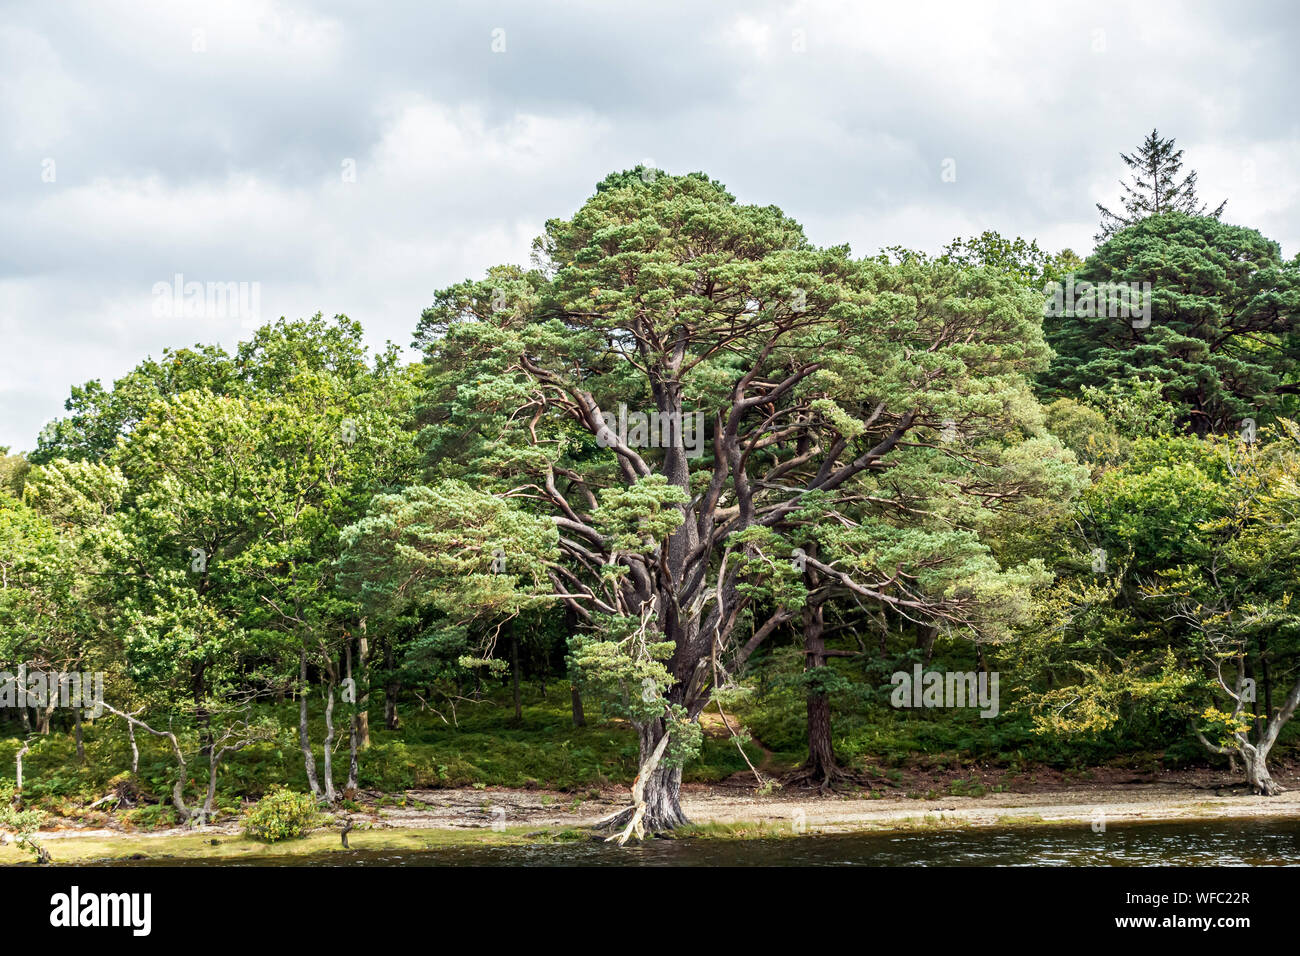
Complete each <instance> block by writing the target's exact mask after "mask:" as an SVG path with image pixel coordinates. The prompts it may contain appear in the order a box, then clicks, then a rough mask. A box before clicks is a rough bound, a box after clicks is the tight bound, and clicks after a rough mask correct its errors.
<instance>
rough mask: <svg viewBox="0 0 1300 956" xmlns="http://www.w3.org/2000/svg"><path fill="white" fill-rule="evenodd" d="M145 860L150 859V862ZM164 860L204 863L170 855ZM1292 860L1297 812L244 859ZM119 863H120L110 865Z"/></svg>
mask: <svg viewBox="0 0 1300 956" xmlns="http://www.w3.org/2000/svg"><path fill="white" fill-rule="evenodd" d="M145 862H146V863H149V862H152V864H153V865H157V863H158V861H145ZM166 862H167V865H181V866H185V865H211V863H204V862H203V861H197V860H193V861H186V860H179V859H178V860H168V861H166ZM1297 864H1300V819H1297V818H1268V819H1255V820H1219V821H1195V822H1186V823H1142V824H1111V825H1109V826H1108V827H1107V828H1106V830H1105V832H1104V833H1095V832H1093V831H1092V829H1091V828H1089V827H1088V826H1086V825H1081V826H1051V827H1030V828H988V829H973V830H930V831H925V832H916V833H853V834H828V835H821V836H806V837H800V838H788V839H760V840H718V839H713V840H710V839H680V840H653V841H649V842H647V843H645V844H643V845H641V846H629V847H623V848H619V847H615V846H611V845H608V844H605V843H594V842H580V843H563V844H538V845H535V846H455V847H442V848H437V849H429V850H418V851H412V850H373V851H369V850H352V851H347V852H334V853H325V854H315V855H309V856H293V857H280V858H277V857H264V858H261V859H256V860H246V861H240V864H239V865H244V866H629V865H631V866H789V865H794V866H1160V865H1163V866H1208V865H1218V866H1234V865H1235V866H1249V865H1297ZM117 865H122V864H117Z"/></svg>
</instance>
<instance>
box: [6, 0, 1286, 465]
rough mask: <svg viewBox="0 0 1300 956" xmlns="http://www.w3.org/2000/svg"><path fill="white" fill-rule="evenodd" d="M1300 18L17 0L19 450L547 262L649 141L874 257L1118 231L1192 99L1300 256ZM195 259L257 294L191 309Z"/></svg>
mask: <svg viewBox="0 0 1300 956" xmlns="http://www.w3.org/2000/svg"><path fill="white" fill-rule="evenodd" d="M1298 25H1300V8H1297V7H1295V6H1294V5H1293V4H1290V3H1285V2H1279V3H1276V4H1255V3H1247V2H1233V3H1220V4H1215V5H1209V4H1206V5H1199V4H1186V3H1161V2H1142V3H1115V4H1111V3H1103V2H1095V0H1093V2H1087V3H1079V4H1062V3H1026V4H1023V5H1021V4H1010V3H1005V4H1004V3H984V2H972V0H964V2H952V3H934V4H931V3H925V2H920V0H893V2H890V3H863V2H843V3H838V2H802V3H781V2H772V3H762V2H749V3H729V2H704V0H693V2H683V3H674V2H668V0H653V2H646V3H636V4H632V3H616V2H612V0H611V2H588V3H582V2H569V3H543V2H540V0H531V2H523V3H517V4H516V3H469V2H466V3H457V4H453V3H438V2H428V0H423V2H409V3H361V2H355V3H342V2H324V0H321V2H284V3H278V2H273V0H222V2H220V3H217V2H208V3H187V2H179V0H165V2H142V0H130V2H122V3H115V2H103V0H100V2H95V3H84V4H82V3H51V2H49V0H34V2H30V3H25V2H15V0H4V2H3V6H0V133H2V134H3V135H2V136H0V445H11V446H13V447H14V448H15V449H23V450H27V449H30V448H32V447H33V446H34V444H35V440H36V435H37V433H38V432H39V431H40V429H41V427H42V425H44V424H45V423H46V422H47V421H49V420H50V419H52V418H55V417H57V416H59V415H60V414H61V413H62V407H63V401H64V399H65V398H66V397H67V394H68V389H69V386H71V385H72V384H74V383H81V382H84V381H86V380H88V379H92V378H98V379H101V380H102V381H103V382H104V383H105V384H106V385H107V384H109V383H111V382H112V380H113V379H115V378H116V377H118V376H120V375H122V374H124V373H125V372H127V371H128V370H129V369H130V368H131V367H132V366H134V365H135V364H136V363H137V362H138V361H140V360H141V359H142V358H144V357H145V356H146V355H150V354H152V355H155V356H157V355H159V354H160V353H161V352H162V350H163V349H164V348H165V347H167V346H185V345H193V344H195V343H197V342H219V343H221V344H223V345H225V346H226V347H228V348H230V347H232V346H233V345H234V343H235V342H237V341H238V340H239V338H241V337H243V336H245V335H246V334H247V333H246V330H245V326H246V325H248V324H249V322H250V320H251V319H252V318H260V319H261V320H263V321H266V320H271V319H274V318H276V317H278V316H280V315H285V316H289V317H301V316H305V315H311V314H313V313H315V312H317V311H320V312H323V313H325V314H326V315H333V314H335V313H345V314H347V315H349V316H351V317H353V318H355V319H359V320H360V321H361V322H362V323H363V324H364V325H365V327H366V329H367V331H368V333H369V336H370V339H371V342H372V344H375V345H379V344H382V343H383V342H384V341H385V340H388V339H391V340H392V341H394V342H396V343H398V344H400V345H403V346H406V345H408V344H409V342H410V337H411V332H412V330H413V329H414V327H415V323H416V320H417V319H418V318H419V314H420V311H421V310H422V309H423V308H424V307H425V306H426V305H428V304H429V303H430V302H431V301H432V297H433V293H434V291H435V290H436V289H438V288H440V287H442V286H445V285H448V284H450V283H452V282H456V281H459V280H461V279H463V278H466V277H471V276H478V275H480V274H481V273H482V272H483V270H484V269H485V268H486V267H488V266H490V265H493V264H495V263H500V262H518V263H525V264H526V263H527V261H528V251H529V243H530V241H531V240H532V238H533V237H534V236H535V235H537V234H538V233H539V232H540V230H541V226H542V223H543V222H544V221H545V220H546V219H547V218H550V217H557V216H567V215H569V214H570V213H572V212H573V211H574V210H575V209H577V207H578V206H579V205H580V204H581V203H582V202H583V200H584V199H585V198H586V197H587V196H589V195H590V194H591V193H592V191H593V188H594V186H595V184H596V183H597V182H598V181H599V180H600V179H601V178H602V177H603V176H604V175H605V174H607V173H608V172H610V171H612V170H619V169H626V168H630V167H632V166H635V165H636V164H637V163H642V162H650V163H652V164H653V165H655V166H658V167H660V168H663V169H666V170H668V171H670V172H673V173H683V172H690V171H693V170H703V171H704V172H706V173H708V174H709V175H710V176H712V177H714V178H716V179H719V180H721V181H722V182H723V183H725V184H726V185H727V186H728V187H729V188H730V189H731V191H732V192H733V193H735V194H736V195H737V196H738V197H739V198H740V199H741V200H742V201H745V202H755V203H762V204H775V205H778V206H780V207H782V208H783V209H784V210H785V211H786V212H787V213H789V214H791V215H792V216H794V217H795V218H796V219H798V220H799V221H800V222H802V223H803V224H804V226H805V228H806V230H807V232H808V234H809V237H810V238H811V239H812V241H814V242H816V243H818V244H823V245H831V244H837V243H842V242H849V243H851V245H852V247H853V249H854V251H855V253H857V254H859V255H865V254H871V253H874V252H876V251H878V250H879V249H880V248H881V247H882V246H887V245H893V244H901V245H907V246H912V247H916V248H922V249H927V250H932V251H933V250H937V249H938V248H939V247H941V246H942V245H943V244H944V243H946V242H948V241H949V240H951V239H953V238H954V237H957V236H969V235H973V234H977V233H979V232H981V231H983V230H984V229H996V230H998V231H999V232H1002V233H1003V234H1004V235H1022V236H1024V237H1026V238H1035V239H1037V240H1038V241H1039V243H1040V245H1043V246H1045V247H1047V248H1049V249H1053V250H1055V249H1059V248H1061V247H1064V246H1069V247H1071V248H1073V249H1075V251H1077V252H1080V253H1086V252H1087V251H1088V250H1089V249H1091V247H1092V235H1093V233H1094V232H1095V230H1096V219H1097V217H1096V214H1095V210H1094V208H1093V204H1094V203H1095V202H1097V201H1102V202H1107V203H1111V202H1113V201H1114V200H1115V199H1116V197H1117V195H1118V191H1119V187H1118V185H1117V180H1118V179H1119V178H1120V176H1121V174H1122V173H1123V169H1122V166H1121V164H1120V162H1119V159H1118V156H1117V154H1118V152H1119V151H1120V150H1124V151H1130V150H1132V149H1133V148H1134V147H1135V146H1136V145H1137V144H1138V143H1139V142H1140V141H1141V139H1142V137H1143V135H1144V134H1145V133H1146V132H1148V131H1149V130H1150V129H1151V128H1152V127H1153V126H1158V127H1159V128H1160V130H1161V132H1162V134H1165V135H1172V136H1175V137H1176V138H1177V140H1178V144H1179V146H1181V147H1182V148H1184V149H1185V150H1186V155H1185V160H1186V161H1187V164H1188V166H1189V167H1194V168H1196V169H1198V170H1199V171H1200V192H1201V198H1202V199H1204V200H1208V201H1211V202H1213V203H1215V204H1217V202H1218V201H1219V200H1220V199H1223V198H1225V197H1226V198H1227V199H1228V200H1229V202H1228V207H1227V210H1226V212H1225V219H1227V220H1229V221H1231V222H1235V223H1241V224H1244V225H1249V226H1253V227H1255V228H1258V229H1260V230H1261V231H1262V232H1263V233H1264V234H1265V235H1266V236H1269V237H1271V238H1273V239H1276V240H1277V241H1279V242H1280V243H1281V244H1282V248H1283V251H1284V253H1285V254H1286V255H1287V256H1293V255H1295V254H1296V253H1297V252H1300V173H1298V172H1297V171H1298V170H1300V162H1298V161H1300V110H1298V109H1297V107H1296V105H1295V94H1296V90H1297V89H1300V67H1298V66H1297V61H1298V60H1300V56H1297V50H1300V29H1298V28H1297V27H1298ZM945 169H947V170H949V171H954V172H955V178H954V177H953V176H948V177H946V179H948V180H953V181H945V176H944V171H945ZM177 274H180V275H181V276H183V277H184V282H187V283H188V282H200V283H228V282H240V283H248V285H247V286H246V287H245V289H246V291H247V293H248V299H247V300H246V302H247V307H246V308H245V309H244V310H243V311H242V312H241V311H240V310H239V309H238V308H235V307H233V304H232V307H231V308H229V309H226V310H221V309H219V308H218V309H215V310H205V313H206V314H204V315H200V316H197V317H196V316H190V317H187V316H186V315H185V314H184V311H183V309H182V308H179V307H178V308H175V309H173V310H172V312H171V314H166V313H167V304H166V298H167V297H166V296H163V295H162V294H161V292H160V290H159V284H160V283H162V284H167V285H170V284H172V283H173V282H174V281H175V279H174V277H175V276H176V275H177ZM254 284H256V285H254ZM254 290H256V293H257V299H256V301H255V304H256V306H257V308H258V315H257V316H255V317H254V316H251V315H250V314H249V313H250V312H251V310H252V306H253V305H254V300H253V297H252V296H253V292H254ZM181 304H183V303H178V304H177V305H178V306H179V305H181ZM213 312H215V313H216V314H212V313H213Z"/></svg>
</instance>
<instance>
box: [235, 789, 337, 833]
mask: <svg viewBox="0 0 1300 956" xmlns="http://www.w3.org/2000/svg"><path fill="white" fill-rule="evenodd" d="M319 823H320V811H319V809H318V807H317V804H316V800H315V798H314V797H312V795H311V794H309V793H294V792H293V791H292V790H278V789H277V790H272V791H271V792H270V793H268V794H267V795H266V796H264V797H263V798H262V799H261V800H259V801H257V803H256V804H255V805H254V806H253V808H252V809H251V810H249V811H248V813H247V814H246V815H245V816H244V833H246V834H247V835H248V836H250V837H252V838H253V839H254V840H262V841H263V842H266V843H279V842H280V841H281V840H292V839H294V838H296V837H301V836H306V835H307V833H308V832H309V831H311V830H312V829H313V828H315V827H316V826H318V825H319Z"/></svg>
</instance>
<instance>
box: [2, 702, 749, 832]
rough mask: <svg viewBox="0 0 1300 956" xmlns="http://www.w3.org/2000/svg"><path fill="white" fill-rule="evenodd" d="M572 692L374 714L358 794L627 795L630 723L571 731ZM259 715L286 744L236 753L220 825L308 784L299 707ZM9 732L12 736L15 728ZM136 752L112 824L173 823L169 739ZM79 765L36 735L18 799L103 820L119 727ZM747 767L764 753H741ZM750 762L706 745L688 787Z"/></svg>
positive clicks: (70, 749)
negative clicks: (394, 720)
mask: <svg viewBox="0 0 1300 956" xmlns="http://www.w3.org/2000/svg"><path fill="white" fill-rule="evenodd" d="M570 707H571V704H570V696H569V687H568V685H567V684H564V683H561V684H558V685H556V684H549V685H548V686H547V696H546V697H545V698H543V697H542V696H541V693H540V690H539V688H537V687H535V686H526V687H525V693H524V706H523V712H522V720H520V721H519V722H518V723H516V722H515V720H514V709H513V705H512V703H511V701H510V696H509V692H508V690H506V689H499V690H496V691H495V692H494V693H493V694H492V695H491V696H485V697H484V699H483V700H481V701H479V702H473V703H466V702H462V703H461V704H460V705H459V706H458V708H457V711H456V714H455V722H454V723H452V714H451V713H450V711H446V712H445V713H446V719H445V720H444V719H443V717H440V716H439V715H438V714H435V713H433V712H431V711H428V710H425V711H422V712H421V711H411V710H405V711H404V712H403V713H402V724H401V727H400V729H399V730H396V731H390V730H388V729H387V728H386V727H385V726H384V723H383V713H382V708H380V707H376V708H375V709H374V710H373V711H372V713H371V716H370V728H371V746H370V747H369V748H368V749H366V750H365V751H363V752H362V755H361V760H360V770H359V774H358V784H359V785H360V787H361V789H363V790H374V791H380V792H382V793H397V792H400V791H404V790H410V789H424V788H429V789H433V788H441V787H474V786H477V787H523V788H544V789H553V790H563V791H570V792H579V791H584V792H585V791H589V790H592V789H595V788H599V787H603V786H608V785H630V783H631V782H632V779H633V778H634V777H635V776H636V771H637V744H636V736H635V734H634V733H633V731H632V729H631V728H630V727H629V726H628V725H627V724H626V723H625V722H621V721H617V720H610V719H606V718H605V717H603V716H602V715H601V714H600V713H599V711H598V709H597V708H596V707H595V706H594V705H592V704H588V707H587V726H585V727H574V726H573V719H572V712H571V709H570ZM259 710H260V712H262V713H266V714H271V715H273V716H275V717H276V718H277V719H278V721H279V724H280V726H281V727H282V728H283V734H282V735H281V737H280V738H279V739H277V740H274V741H270V742H265V743H259V744H256V745H254V746H251V747H249V748H247V749H246V750H243V751H240V752H239V753H237V754H234V755H233V756H232V757H230V758H228V760H227V761H226V762H225V763H224V764H223V767H222V770H221V774H220V777H219V781H218V799H217V809H218V814H217V818H216V819H217V821H218V822H220V821H221V820H223V819H225V820H228V819H230V818H231V817H233V816H237V815H238V814H239V813H241V812H242V810H243V809H244V807H245V804H246V803H247V802H251V801H256V800H258V799H260V798H262V797H263V796H264V795H265V794H267V793H268V792H271V791H272V790H274V789H275V788H277V787H285V788H288V789H290V790H295V791H299V792H301V791H306V790H307V789H308V787H307V778H306V773H305V771H304V769H303V761H302V753H301V751H300V750H299V749H298V745H297V738H296V727H297V708H296V705H295V704H293V703H292V702H290V703H287V704H285V705H282V706H279V707H276V706H273V705H265V706H263V707H261V708H259ZM310 727H311V735H312V739H313V741H314V742H315V743H316V745H317V746H316V749H315V756H316V762H317V766H318V768H320V767H321V765H322V763H323V754H322V751H321V748H320V741H321V740H322V739H323V737H324V730H325V728H324V719H323V717H322V716H321V715H319V714H314V715H313V719H312V721H311V724H310ZM10 732H12V729H11V730H10ZM336 733H337V734H338V739H339V741H340V743H339V746H338V749H336V750H335V754H334V776H335V786H336V787H341V786H342V784H343V778H344V777H345V776H346V768H347V728H346V725H345V724H344V722H343V719H342V718H340V717H339V715H338V713H337V712H336ZM136 740H137V743H138V744H139V747H140V772H139V787H140V790H141V791H142V799H141V800H139V801H137V804H136V806H134V807H131V808H127V807H126V806H125V805H123V807H122V808H121V810H120V812H119V813H118V819H119V820H120V821H122V822H124V823H127V824H128V825H130V826H133V827H137V828H139V829H153V828H157V827H167V826H172V825H175V823H176V814H175V812H174V810H173V809H172V807H171V805H170V802H169V794H170V791H171V784H172V775H173V772H174V767H175V764H174V762H173V760H172V756H171V753H170V750H169V749H168V745H167V743H166V742H165V741H162V740H159V739H156V738H152V737H149V736H148V735H146V734H137V737H136ZM182 742H183V746H184V747H185V750H186V753H187V754H196V753H197V750H198V741H197V738H195V737H194V735H193V733H192V732H191V733H189V734H187V735H185V736H184V737H183V738H182ZM19 746H20V740H19V738H17V737H8V738H0V780H6V779H8V780H12V779H13V773H14V755H15V753H16V752H17V750H18V748H19ZM85 752H86V760H85V762H84V764H83V763H79V762H78V760H77V756H76V748H75V744H74V742H73V739H72V736H71V735H70V734H67V733H53V734H51V735H49V736H45V737H36V738H34V739H33V741H32V744H31V750H30V752H29V753H28V754H27V755H26V757H25V758H24V761H23V771H24V773H23V776H24V781H23V783H24V787H23V790H24V794H23V795H24V798H25V801H26V803H27V804H28V805H31V806H40V807H41V808H43V809H46V810H49V811H51V812H53V813H55V814H58V815H60V816H62V817H64V818H68V819H98V818H99V817H98V814H99V813H100V812H101V811H102V810H103V809H105V808H106V807H107V806H111V805H112V801H110V802H109V804H107V805H101V808H100V810H91V809H90V804H92V803H94V802H95V801H97V800H100V799H101V798H103V797H104V796H105V795H107V794H109V793H110V791H112V790H113V788H114V787H117V786H119V785H121V784H122V783H123V781H125V780H126V777H127V773H126V772H127V771H128V770H129V769H130V766H131V754H130V743H129V740H128V738H127V735H126V732H125V729H124V728H123V725H122V722H121V721H120V720H119V719H117V718H114V717H111V716H105V717H103V718H101V719H100V720H98V721H95V722H93V723H90V722H88V723H87V724H86V725H85ZM747 752H748V753H749V755H750V759H752V760H758V759H760V758H761V751H760V749H759V748H758V747H757V746H756V745H753V744H750V745H748V750H747ZM189 762H190V764H191V776H190V784H189V786H188V788H187V796H188V798H189V799H191V800H194V799H196V798H197V795H198V794H199V793H200V792H201V791H202V790H203V789H204V788H206V785H207V779H206V766H204V765H205V764H206V761H205V760H202V759H190V761H189ZM744 769H745V762H744V760H743V759H742V758H741V756H740V754H739V752H738V751H737V749H736V746H735V744H734V743H732V742H731V741H729V740H715V739H706V740H705V742H704V746H703V750H702V752H701V754H700V756H699V758H697V759H696V760H694V761H692V762H691V763H690V764H689V765H688V766H687V767H686V770H685V774H684V776H685V779H686V780H687V781H690V782H703V783H708V782H716V781H718V780H722V779H725V778H726V777H729V776H731V775H732V774H734V773H736V772H738V771H741V770H744Z"/></svg>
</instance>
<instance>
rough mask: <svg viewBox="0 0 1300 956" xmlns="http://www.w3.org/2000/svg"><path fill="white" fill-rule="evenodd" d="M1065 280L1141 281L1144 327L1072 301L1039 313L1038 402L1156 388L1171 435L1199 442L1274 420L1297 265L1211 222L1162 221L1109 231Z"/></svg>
mask: <svg viewBox="0 0 1300 956" xmlns="http://www.w3.org/2000/svg"><path fill="white" fill-rule="evenodd" d="M1074 278H1075V281H1076V283H1084V282H1087V283H1093V284H1104V283H1120V284H1125V285H1128V284H1137V285H1138V287H1139V288H1140V287H1141V285H1142V284H1143V283H1149V289H1150V316H1149V323H1148V324H1145V325H1144V324H1143V323H1144V321H1145V320H1144V319H1143V318H1137V319H1135V318H1133V317H1129V316H1123V315H1119V316H1109V315H1106V314H1098V315H1091V314H1088V313H1087V312H1085V311H1082V310H1075V309H1073V306H1072V304H1071V303H1063V305H1064V308H1063V310H1062V311H1061V312H1059V313H1057V312H1055V311H1052V312H1050V313H1049V314H1048V316H1047V318H1046V319H1045V320H1044V327H1045V331H1046V333H1047V338H1048V341H1049V342H1050V344H1051V346H1052V348H1053V349H1055V350H1056V352H1057V358H1056V359H1055V360H1054V361H1053V363H1052V367H1051V369H1050V370H1049V371H1048V372H1047V374H1046V375H1044V376H1043V377H1042V379H1041V381H1042V384H1043V386H1044V388H1045V390H1046V392H1047V394H1048V395H1049V396H1051V397H1057V396H1062V397H1070V396H1071V395H1072V394H1074V393H1076V392H1078V391H1080V390H1083V389H1085V388H1087V387H1092V388H1099V389H1110V388H1114V387H1117V386H1122V383H1126V382H1132V381H1137V380H1143V381H1156V382H1159V383H1160V389H1161V394H1162V396H1163V398H1164V400H1165V401H1167V402H1168V403H1169V404H1171V405H1172V406H1173V407H1174V409H1175V410H1176V420H1177V424H1178V426H1179V427H1180V428H1183V429H1187V430H1190V431H1192V432H1194V433H1196V434H1198V435H1205V434H1207V433H1210V432H1218V433H1224V432H1237V431H1239V430H1240V428H1241V426H1242V421H1243V420H1244V419H1246V418H1254V419H1257V420H1258V422H1259V423H1260V424H1261V425H1262V424H1263V423H1264V422H1265V421H1266V420H1268V419H1269V417H1270V416H1271V415H1272V414H1275V413H1278V412H1285V410H1286V408H1287V396H1288V395H1289V394H1291V392H1293V391H1294V389H1290V388H1288V387H1287V386H1288V385H1292V384H1294V383H1295V372H1296V359H1297V356H1298V355H1300V351H1298V348H1300V340H1298V339H1297V337H1296V336H1297V322H1298V321H1300V263H1297V262H1296V261H1294V260H1293V261H1289V262H1288V261H1285V260H1283V259H1282V255H1281V249H1280V248H1279V247H1278V244H1277V243H1276V242H1273V241H1271V240H1269V239H1266V238H1265V237H1263V236H1262V235H1260V234H1259V233H1258V232H1257V231H1255V230H1253V229H1247V228H1244V227H1241V226H1232V225H1228V224H1227V223H1223V222H1220V221H1218V220H1217V219H1214V218H1212V217H1205V216H1191V215H1187V214H1185V213H1181V212H1167V213H1161V214H1159V215H1152V216H1149V217H1147V218H1143V219H1141V220H1140V221H1139V222H1137V223H1136V224H1135V225H1132V226H1129V227H1128V228H1125V229H1123V230H1121V231H1120V232H1117V233H1116V234H1115V235H1114V236H1113V237H1111V238H1110V239H1109V240H1107V241H1106V242H1105V243H1104V244H1103V245H1101V246H1100V247H1099V248H1098V249H1097V250H1096V251H1095V252H1094V253H1093V254H1092V255H1091V256H1090V257H1089V258H1088V260H1087V262H1086V263H1085V264H1084V266H1083V268H1082V269H1081V270H1080V271H1079V272H1078V274H1077V275H1076V276H1075V277H1074ZM1103 311H1104V310H1103ZM1103 411H1104V410H1103ZM1114 424H1116V425H1117V426H1118V424H1119V423H1114Z"/></svg>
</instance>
